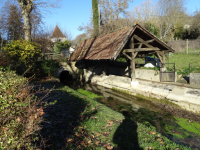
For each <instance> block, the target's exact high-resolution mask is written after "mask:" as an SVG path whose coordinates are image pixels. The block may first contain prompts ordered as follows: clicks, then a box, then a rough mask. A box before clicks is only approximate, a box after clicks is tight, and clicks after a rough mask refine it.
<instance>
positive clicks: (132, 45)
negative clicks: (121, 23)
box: [131, 37, 134, 48]
mask: <svg viewBox="0 0 200 150" xmlns="http://www.w3.org/2000/svg"><path fill="white" fill-rule="evenodd" d="M131 48H134V39H133V37H132V38H131Z"/></svg>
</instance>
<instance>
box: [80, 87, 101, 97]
mask: <svg viewBox="0 0 200 150" xmlns="http://www.w3.org/2000/svg"><path fill="white" fill-rule="evenodd" d="M77 91H78V92H79V93H81V94H83V95H85V96H87V97H89V98H95V97H103V96H100V95H97V94H95V93H92V92H90V91H86V90H83V89H78V90H77Z"/></svg>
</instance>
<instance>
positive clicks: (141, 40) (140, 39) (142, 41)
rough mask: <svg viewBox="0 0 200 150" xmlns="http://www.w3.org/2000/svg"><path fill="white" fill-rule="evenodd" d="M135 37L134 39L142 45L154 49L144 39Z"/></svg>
mask: <svg viewBox="0 0 200 150" xmlns="http://www.w3.org/2000/svg"><path fill="white" fill-rule="evenodd" d="M133 37H134V38H135V39H136V40H138V41H140V42H141V43H142V44H144V45H146V46H147V47H153V46H152V45H150V44H148V43H147V42H146V41H144V40H143V39H142V38H140V37H139V36H137V35H133Z"/></svg>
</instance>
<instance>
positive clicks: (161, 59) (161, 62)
mask: <svg viewBox="0 0 200 150" xmlns="http://www.w3.org/2000/svg"><path fill="white" fill-rule="evenodd" d="M156 54H157V56H158V58H159V59H160V61H161V63H163V61H162V58H161V57H160V55H159V54H158V53H157V52H156Z"/></svg>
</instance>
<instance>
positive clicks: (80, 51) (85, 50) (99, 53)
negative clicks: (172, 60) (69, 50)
mask: <svg viewBox="0 0 200 150" xmlns="http://www.w3.org/2000/svg"><path fill="white" fill-rule="evenodd" d="M133 34H136V35H138V36H139V37H141V38H142V39H143V40H150V39H152V38H153V39H155V40H154V41H153V42H152V43H151V45H153V46H155V47H158V48H160V49H161V50H171V51H174V50H173V49H172V48H170V47H169V46H168V45H167V44H165V43H164V42H162V41H161V40H159V39H158V38H156V37H155V36H154V35H152V34H151V33H149V32H148V31H147V30H145V29H144V28H142V27H141V26H140V25H135V26H133V27H129V28H126V29H122V30H119V31H116V32H112V33H109V34H106V35H101V36H98V37H95V38H92V39H88V40H84V41H82V42H81V43H80V44H79V45H78V47H77V48H76V50H75V51H74V53H73V54H72V56H71V58H70V60H71V61H76V60H81V59H90V60H100V59H116V57H117V56H118V54H119V53H120V52H121V50H122V49H123V48H124V47H125V46H127V45H126V43H127V42H128V41H129V40H130V38H131V37H132V35H133Z"/></svg>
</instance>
